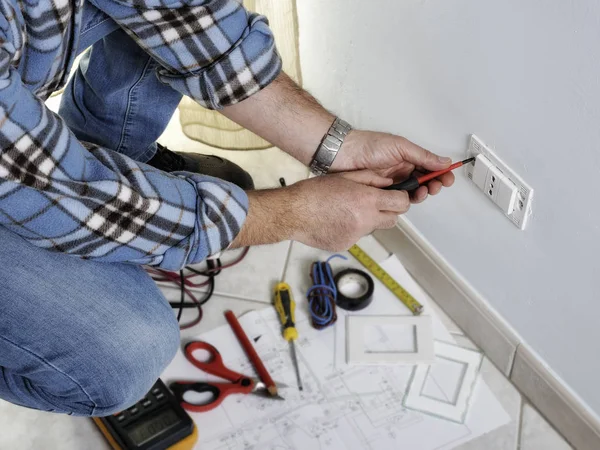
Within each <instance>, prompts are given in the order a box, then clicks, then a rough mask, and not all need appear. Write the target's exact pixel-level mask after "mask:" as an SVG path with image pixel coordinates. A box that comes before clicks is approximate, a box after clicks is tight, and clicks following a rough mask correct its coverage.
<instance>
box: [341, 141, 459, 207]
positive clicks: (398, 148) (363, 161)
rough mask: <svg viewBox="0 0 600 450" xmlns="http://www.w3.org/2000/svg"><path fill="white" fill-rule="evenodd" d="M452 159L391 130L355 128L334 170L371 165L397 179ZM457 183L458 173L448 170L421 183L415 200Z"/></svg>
mask: <svg viewBox="0 0 600 450" xmlns="http://www.w3.org/2000/svg"><path fill="white" fill-rule="evenodd" d="M451 163H452V161H451V159H450V158H443V157H441V156H438V155H436V154H434V153H431V152H430V151H429V150H425V149H424V148H422V147H419V146H418V145H416V144H414V143H412V142H410V141H409V140H408V139H405V138H403V137H400V136H395V135H393V134H388V133H376V132H371V131H362V130H352V131H351V132H350V134H349V135H348V136H347V137H346V140H345V141H344V144H343V145H342V148H341V149H340V152H339V153H338V156H337V158H336V159H335V161H334V162H333V165H332V167H331V171H332V172H337V171H348V170H357V169H371V170H375V171H377V172H378V173H379V174H380V175H382V176H384V177H390V178H393V179H394V181H395V182H400V181H403V180H405V179H407V178H408V177H409V176H410V175H411V174H412V173H413V171H415V170H416V171H417V173H421V174H423V173H426V172H428V171H434V170H442V169H445V168H447V167H448V166H449V165H450V164H451ZM453 183H454V175H453V174H452V172H448V173H446V174H444V175H442V176H441V177H439V179H434V180H431V181H430V182H429V183H428V184H427V185H426V186H420V187H419V188H418V189H417V190H416V191H415V192H414V193H413V194H412V196H411V201H412V202H413V203H420V202H422V201H423V200H425V198H427V195H428V194H430V195H436V194H437V193H439V192H440V190H441V189H442V186H444V187H450V186H452V184H453Z"/></svg>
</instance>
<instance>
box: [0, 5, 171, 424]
mask: <svg viewBox="0 0 600 450" xmlns="http://www.w3.org/2000/svg"><path fill="white" fill-rule="evenodd" d="M88 46H92V48H91V52H89V53H88V54H87V55H86V56H85V57H84V59H83V61H82V63H81V66H80V68H79V70H78V71H77V73H76V74H75V76H74V77H73V78H72V80H71V82H70V83H69V85H68V86H67V89H66V92H65V94H64V96H63V100H62V104H61V109H60V114H61V115H62V116H63V117H64V118H65V120H66V121H67V123H68V124H69V126H70V127H71V128H72V129H73V131H74V132H75V134H76V135H77V136H78V137H79V138H80V139H82V140H88V141H92V142H96V143H98V144H102V145H104V146H106V147H108V148H112V149H115V150H117V151H120V152H122V153H125V154H127V155H129V156H130V157H132V158H134V159H137V160H139V161H142V162H143V161H146V160H148V159H150V158H151V157H152V155H153V154H154V152H155V151H156V150H155V144H154V141H155V139H156V138H157V137H158V136H159V135H160V134H161V133H162V131H163V130H164V128H165V127H166V125H167V123H168V121H169V118H170V117H171V115H172V113H173V111H174V109H175V107H176V106H177V104H178V102H179V100H180V94H178V93H177V92H176V91H174V90H173V89H171V88H170V87H168V86H165V85H163V84H161V83H160V82H159V81H158V80H157V78H156V76H155V75H154V70H155V69H156V62H154V61H153V60H151V59H150V58H149V57H148V56H147V55H146V54H145V53H144V52H143V51H142V50H141V49H140V48H138V47H137V46H136V44H135V43H134V42H133V41H132V40H131V39H130V38H129V37H128V36H127V35H126V34H125V33H124V32H123V31H122V30H120V29H119V28H118V26H117V25H116V24H115V23H114V22H113V21H112V20H111V19H110V18H108V17H107V16H106V15H104V13H102V12H100V11H99V10H97V9H95V8H94V7H92V6H91V5H89V4H88V5H87V6H86V9H85V12H84V24H83V28H82V32H81V39H80V45H79V49H80V50H81V51H82V50H85V49H86V48H87V47H88ZM0 242H1V243H2V245H0V277H1V279H2V283H1V284H0V311H1V315H0V398H2V399H4V400H7V401H9V402H12V403H15V404H18V405H22V406H26V407H29V408H35V409H40V410H44V411H54V412H61V413H68V414H74V415H99V416H102V415H108V414H111V413H113V412H116V411H119V410H121V409H123V408H126V407H128V406H130V405H132V404H133V403H135V402H136V401H138V400H139V399H140V398H142V397H143V396H144V394H145V393H146V392H147V391H148V389H149V388H150V387H151V385H152V384H153V383H154V382H155V381H156V379H157V378H158V377H159V375H160V373H161V372H162V371H163V369H164V368H165V367H166V365H167V364H168V363H169V362H170V361H171V359H172V358H173V356H174V355H175V352H176V350H177V347H178V346H179V327H178V325H177V321H176V320H175V317H174V314H173V312H172V310H171V308H170V306H169V304H168V302H167V301H166V300H165V298H164V297H163V295H162V294H161V293H160V291H159V290H158V288H157V287H156V285H155V283H154V282H153V281H152V279H151V278H150V277H149V276H148V275H147V274H146V272H145V271H144V270H143V269H142V268H141V267H139V266H134V265H126V264H105V263H96V262H91V261H85V260H82V259H79V258H74V257H72V256H66V255H63V254H58V253H53V252H49V251H46V250H43V249H40V248H37V247H34V246H32V245H30V244H29V243H27V242H26V241H24V240H23V239H21V238H20V237H19V236H17V235H15V234H13V233H11V232H9V231H7V230H6V229H5V228H3V227H0Z"/></svg>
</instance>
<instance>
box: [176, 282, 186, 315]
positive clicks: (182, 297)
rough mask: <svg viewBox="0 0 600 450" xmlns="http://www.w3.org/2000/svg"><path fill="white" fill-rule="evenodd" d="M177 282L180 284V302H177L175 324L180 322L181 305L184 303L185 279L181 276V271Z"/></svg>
mask: <svg viewBox="0 0 600 450" xmlns="http://www.w3.org/2000/svg"><path fill="white" fill-rule="evenodd" d="M179 282H180V283H181V301H180V302H179V312H178V313H177V322H179V321H180V320H181V315H182V314H183V305H184V303H185V287H184V286H185V278H184V276H183V270H180V271H179Z"/></svg>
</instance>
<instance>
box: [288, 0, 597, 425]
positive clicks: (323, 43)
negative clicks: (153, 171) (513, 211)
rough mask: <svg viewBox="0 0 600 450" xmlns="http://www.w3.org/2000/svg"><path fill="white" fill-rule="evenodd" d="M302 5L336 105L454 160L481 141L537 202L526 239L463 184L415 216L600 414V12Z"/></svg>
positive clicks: (302, 0)
mask: <svg viewBox="0 0 600 450" xmlns="http://www.w3.org/2000/svg"><path fill="white" fill-rule="evenodd" d="M297 4H298V15H299V21H300V44H301V58H302V59H301V61H302V70H303V74H304V85H305V87H307V88H308V89H309V90H310V91H311V92H312V93H313V94H314V95H315V96H317V97H318V98H319V99H320V100H321V101H322V102H324V104H325V105H326V106H327V107H328V108H331V109H332V110H334V111H336V112H338V113H339V114H340V115H341V116H342V117H344V118H345V119H346V120H348V121H349V122H351V123H352V124H354V125H355V126H356V127H361V128H370V129H378V130H385V131H390V132H394V133H397V134H402V135H404V136H406V137H408V138H409V139H412V140H414V141H415V142H417V143H419V144H421V145H423V146H426V147H428V148H430V149H431V150H434V151H437V152H439V153H442V154H448V155H450V156H452V157H453V158H457V159H458V158H460V157H461V156H463V154H464V151H465V149H466V147H467V138H468V135H469V134H470V133H475V134H477V135H478V136H480V137H481V138H482V139H483V140H484V141H485V142H486V143H488V144H489V145H491V146H492V147H493V148H495V149H496V151H497V153H498V155H499V156H500V157H501V158H502V159H503V160H505V162H506V163H508V165H509V166H510V167H512V168H514V169H515V170H516V171H517V173H519V174H520V175H521V176H522V177H523V178H524V179H525V180H526V181H527V182H528V183H530V184H531V185H532V187H533V188H534V189H535V191H536V194H535V199H534V203H533V210H534V212H533V216H532V218H531V220H530V222H529V226H528V229H527V230H526V231H525V232H522V231H519V230H517V228H516V227H514V225H512V224H511V223H510V222H509V221H508V220H507V219H506V218H504V217H503V215H502V214H501V213H500V212H499V210H496V209H495V207H494V206H493V205H492V203H491V202H489V201H488V200H487V199H486V198H485V197H484V195H483V194H481V193H480V192H478V191H476V190H475V189H474V188H473V187H472V186H471V185H470V182H468V181H467V180H466V178H465V177H464V174H463V173H459V179H458V180H457V183H456V185H455V187H454V188H452V189H450V190H448V191H446V192H444V193H443V195H440V196H439V197H437V198H433V199H430V200H428V201H427V202H426V203H425V204H423V205H418V206H415V207H413V208H412V209H411V211H410V213H409V215H408V217H409V219H410V220H411V221H412V222H413V224H414V225H415V226H416V227H417V228H418V229H419V230H420V231H421V232H422V233H423V234H424V235H425V237H426V238H427V239H428V240H429V241H430V242H431V243H432V244H433V245H434V246H435V248H436V249H437V250H439V252H440V253H441V254H442V255H443V256H444V257H445V258H446V259H447V260H448V261H449V262H450V263H451V264H452V265H453V266H454V267H456V268H457V270H458V271H459V272H460V273H461V274H462V275H463V276H464V277H465V278H466V279H467V280H468V281H469V282H470V283H471V284H472V285H473V286H474V287H475V288H476V289H477V290H478V291H479V292H481V293H482V294H483V295H484V297H486V298H487V300H489V302H490V303H491V304H492V305H493V307H494V308H496V310H497V311H498V312H500V313H501V314H502V315H503V316H504V317H505V318H506V319H507V320H508V322H509V323H510V324H511V325H512V326H514V328H515V329H516V330H517V332H518V333H519V334H520V335H521V336H522V337H523V339H524V340H525V341H526V342H527V343H528V344H529V345H530V346H532V347H533V348H534V349H535V350H536V351H537V352H538V353H539V355H540V356H541V357H542V358H543V359H544V360H545V361H546V362H547V363H548V364H549V365H550V367H551V368H552V369H553V370H554V371H555V372H556V373H557V374H558V375H559V376H560V377H561V378H562V379H563V380H564V381H566V382H567V383H568V384H569V385H570V386H571V388H572V389H573V390H574V391H575V392H576V393H577V394H579V396H581V397H582V398H583V399H584V400H585V401H586V402H587V403H588V404H589V405H590V406H591V407H592V408H593V409H594V410H595V411H596V413H600V389H599V388H598V382H597V380H598V374H600V269H599V267H600V199H599V198H598V192H599V187H598V186H599V185H600V148H599V146H600V51H599V50H600V2H598V1H597V0H577V1H567V0H429V1H428V0H420V1H418V0H389V1H384V0H368V1H365V0H297ZM569 179H572V180H574V181H572V182H566V181H564V180H569Z"/></svg>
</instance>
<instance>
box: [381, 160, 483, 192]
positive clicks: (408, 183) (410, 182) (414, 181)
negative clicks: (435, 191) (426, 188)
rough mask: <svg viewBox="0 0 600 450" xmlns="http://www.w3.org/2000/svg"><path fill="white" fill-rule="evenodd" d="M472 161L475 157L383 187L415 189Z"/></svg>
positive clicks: (389, 188) (403, 189) (399, 189)
mask: <svg viewBox="0 0 600 450" xmlns="http://www.w3.org/2000/svg"><path fill="white" fill-rule="evenodd" d="M472 161H475V158H468V159H465V160H464V161H459V162H457V163H454V164H452V165H451V166H450V167H448V168H447V169H444V170H436V171H435V172H429V173H426V174H425V175H421V176H420V177H415V176H414V175H411V177H410V178H408V179H406V180H404V181H403V182H402V183H397V184H392V185H391V186H388V187H384V188H383V189H385V190H388V191H389V190H394V191H414V190H415V189H417V188H418V187H419V186H421V185H423V184H425V183H427V182H428V181H429V180H432V179H434V178H437V177H439V176H440V175H443V174H445V173H447V172H450V171H451V170H454V169H456V168H458V167H460V166H463V165H465V164H468V163H470V162H472Z"/></svg>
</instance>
